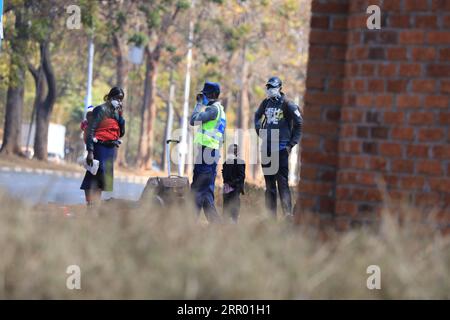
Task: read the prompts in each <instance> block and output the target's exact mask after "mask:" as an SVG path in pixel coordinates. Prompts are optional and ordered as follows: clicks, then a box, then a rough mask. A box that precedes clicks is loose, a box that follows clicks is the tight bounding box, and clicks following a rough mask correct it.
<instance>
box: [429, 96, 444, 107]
mask: <svg viewBox="0 0 450 320" xmlns="http://www.w3.org/2000/svg"><path fill="white" fill-rule="evenodd" d="M448 106H449V97H448V96H427V97H426V98H425V107H429V108H448Z"/></svg>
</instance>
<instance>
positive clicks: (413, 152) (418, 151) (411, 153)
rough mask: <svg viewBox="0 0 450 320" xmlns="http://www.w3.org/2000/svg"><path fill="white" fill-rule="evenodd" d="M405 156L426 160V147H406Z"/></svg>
mask: <svg viewBox="0 0 450 320" xmlns="http://www.w3.org/2000/svg"><path fill="white" fill-rule="evenodd" d="M406 156H407V157H408V158H410V157H419V158H428V145H415V144H414V145H411V144H410V145H407V146H406Z"/></svg>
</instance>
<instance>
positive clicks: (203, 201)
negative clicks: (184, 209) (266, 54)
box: [190, 82, 226, 222]
mask: <svg viewBox="0 0 450 320" xmlns="http://www.w3.org/2000/svg"><path fill="white" fill-rule="evenodd" d="M219 95H220V86H219V84H218V83H215V82H205V84H204V86H203V90H202V91H201V92H200V93H199V94H198V95H197V104H196V105H195V108H194V112H193V113H192V117H191V121H190V124H191V126H201V128H199V130H197V132H196V134H195V137H194V147H195V159H194V160H195V164H194V177H193V180H192V185H191V189H192V191H193V194H194V198H195V204H196V207H197V210H198V213H200V211H201V209H203V211H204V213H205V216H206V218H207V219H208V221H209V222H219V221H220V217H219V215H218V213H217V210H216V206H215V205H214V186H215V180H216V174H217V163H218V161H219V157H220V148H221V146H222V143H223V140H224V134H225V127H226V116H225V112H224V110H223V107H222V105H221V104H220V102H219V101H218V99H219ZM203 109H204V110H203Z"/></svg>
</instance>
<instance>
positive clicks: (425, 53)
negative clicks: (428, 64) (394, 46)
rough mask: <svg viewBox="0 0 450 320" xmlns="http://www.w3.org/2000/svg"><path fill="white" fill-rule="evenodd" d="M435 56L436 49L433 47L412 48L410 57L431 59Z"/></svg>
mask: <svg viewBox="0 0 450 320" xmlns="http://www.w3.org/2000/svg"><path fill="white" fill-rule="evenodd" d="M435 57H436V50H435V49H434V48H413V49H412V58H413V59H414V60H424V61H427V60H433V59H434V58H435Z"/></svg>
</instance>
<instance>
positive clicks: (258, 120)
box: [254, 100, 266, 136]
mask: <svg viewBox="0 0 450 320" xmlns="http://www.w3.org/2000/svg"><path fill="white" fill-rule="evenodd" d="M265 105H266V100H263V101H262V102H261V104H260V105H259V107H258V110H256V112H255V119H254V122H255V130H256V134H257V135H258V136H259V130H260V129H261V122H262V117H263V115H264V111H265V110H264V109H265Z"/></svg>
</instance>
